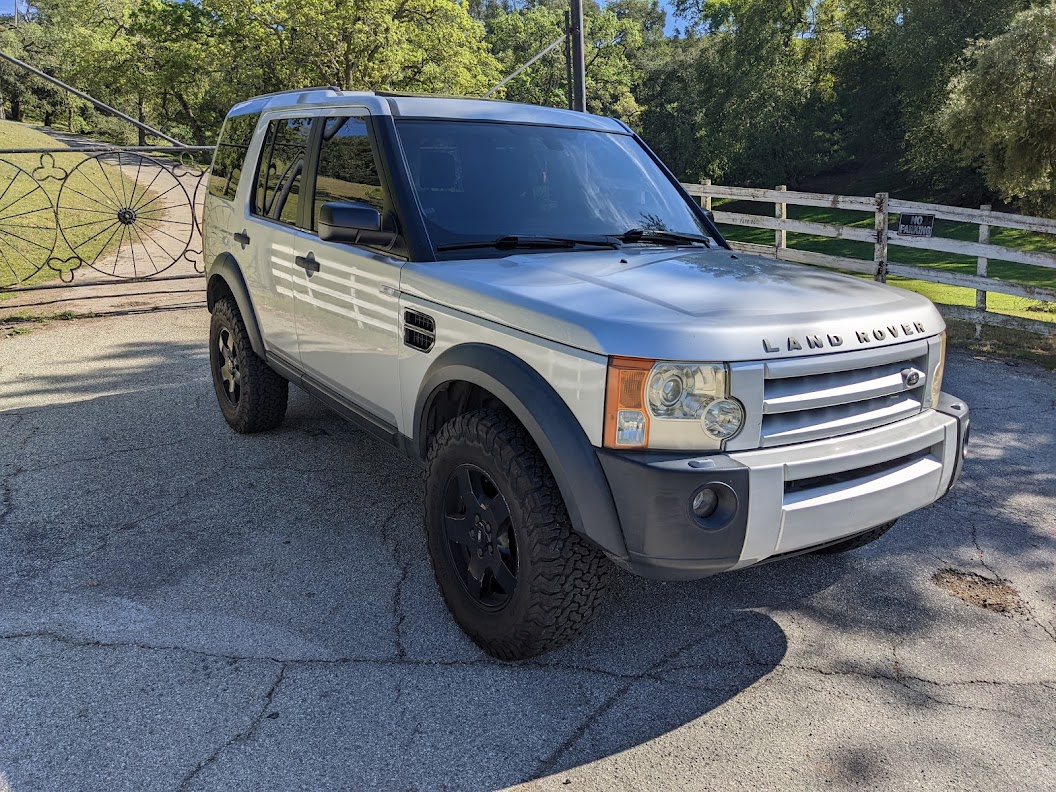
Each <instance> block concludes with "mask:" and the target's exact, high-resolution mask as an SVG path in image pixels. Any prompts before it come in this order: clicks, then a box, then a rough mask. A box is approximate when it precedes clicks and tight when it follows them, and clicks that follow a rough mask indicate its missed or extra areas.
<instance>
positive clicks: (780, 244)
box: [774, 184, 788, 258]
mask: <svg viewBox="0 0 1056 792" xmlns="http://www.w3.org/2000/svg"><path fill="white" fill-rule="evenodd" d="M787 190H788V187H786V186H785V185H783V184H779V185H777V191H778V192H785V191H787ZM774 217H776V218H777V219H778V220H787V219H788V204H786V203H775V204H774ZM786 247H788V234H787V233H786V232H785V229H783V228H779V229H778V230H777V231H775V232H774V250H775V251H776V253H777V257H778V258H781V251H782V250H784V249H785V248H786Z"/></svg>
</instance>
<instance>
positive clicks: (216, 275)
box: [205, 253, 264, 358]
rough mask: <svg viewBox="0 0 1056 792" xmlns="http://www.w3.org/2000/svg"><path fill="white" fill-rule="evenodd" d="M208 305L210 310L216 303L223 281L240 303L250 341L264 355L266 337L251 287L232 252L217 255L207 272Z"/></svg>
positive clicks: (238, 303) (236, 301)
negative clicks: (262, 332) (219, 282)
mask: <svg viewBox="0 0 1056 792" xmlns="http://www.w3.org/2000/svg"><path fill="white" fill-rule="evenodd" d="M205 277H206V287H205V295H206V297H205V299H206V306H207V307H208V308H209V310H210V312H211V311H212V310H213V306H214V305H216V299H217V293H218V288H217V287H218V283H217V281H223V282H224V283H225V284H226V285H227V288H228V290H229V291H230V292H231V295H232V296H233V297H234V298H235V304H236V305H238V312H239V313H240V314H242V321H243V322H245V323H246V332H248V333H249V342H250V344H251V345H252V347H253V351H254V352H256V353H257V354H258V355H259V356H260V357H262V358H263V357H264V337H263V336H262V335H261V334H260V325H259V324H258V323H257V314H256V311H254V310H253V301H252V300H251V299H250V298H249V289H248V288H247V287H246V279H245V277H244V276H243V275H242V270H241V268H240V267H239V266H238V262H237V261H235V257H234V256H232V255H231V254H230V253H221V254H220V255H219V256H217V257H216V258H215V259H214V260H213V262H212V264H210V265H209V268H208V269H207V270H206V273H205Z"/></svg>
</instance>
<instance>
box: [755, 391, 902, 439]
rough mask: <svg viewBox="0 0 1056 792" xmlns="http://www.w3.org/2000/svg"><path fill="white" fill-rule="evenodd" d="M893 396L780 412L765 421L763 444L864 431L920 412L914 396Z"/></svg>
mask: <svg viewBox="0 0 1056 792" xmlns="http://www.w3.org/2000/svg"><path fill="white" fill-rule="evenodd" d="M890 399H891V397H883V398H881V399H869V400H868V401H864V402H852V403H851V404H844V405H839V406H838V407H823V408H821V409H820V410H804V411H802V412H799V413H780V414H779V415H777V416H774V417H775V418H779V419H781V420H780V421H767V420H765V419H764V421H763V442H762V445H763V448H770V447H772V446H778V445H787V444H789V443H805V442H808V441H810V440H821V439H823V438H826V437H835V436H836V435H841V434H850V433H851V432H861V431H864V430H865V429H872V428H874V427H876V426H883V425H884V424H889V423H893V422H894V421H900V420H902V419H903V418H909V417H910V416H913V415H916V414H917V413H919V412H920V410H921V407H922V405H921V402H920V400H919V399H917V398H913V397H912V396H906V397H905V398H901V399H898V400H897V401H891V400H890Z"/></svg>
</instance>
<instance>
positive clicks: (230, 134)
mask: <svg viewBox="0 0 1056 792" xmlns="http://www.w3.org/2000/svg"><path fill="white" fill-rule="evenodd" d="M259 120H260V113H249V114H248V115H239V116H229V117H228V119H227V120H226V121H224V128H223V129H221V130H220V139H219V140H217V141H216V153H215V154H213V169H212V171H210V173H209V192H210V193H211V194H213V195H217V196H219V197H221V198H226V199H227V200H229V201H230V200H232V199H234V197H235V190H236V189H238V180H239V177H240V176H241V175H242V170H243V168H244V167H245V161H246V154H247V153H248V152H249V141H250V139H251V138H252V137H253V130H254V129H256V128H257V121H259Z"/></svg>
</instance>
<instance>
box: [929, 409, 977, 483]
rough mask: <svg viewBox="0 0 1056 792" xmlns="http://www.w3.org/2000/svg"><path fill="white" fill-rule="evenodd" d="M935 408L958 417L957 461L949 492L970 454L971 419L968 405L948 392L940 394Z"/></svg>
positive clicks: (944, 413) (952, 416)
mask: <svg viewBox="0 0 1056 792" xmlns="http://www.w3.org/2000/svg"><path fill="white" fill-rule="evenodd" d="M935 409H936V410H937V411H938V412H940V413H942V414H943V415H949V416H950V417H951V418H956V419H957V449H958V453H957V461H956V462H955V463H954V468H953V475H952V476H950V486H949V487H947V488H946V492H949V491H950V490H951V489H953V485H954V484H956V483H957V480H958V479H959V478H960V477H961V471H962V470H964V460H965V459H966V458H967V456H968V435H969V433H970V431H971V419H970V415H969V410H968V405H967V404H965V403H964V402H963V401H961V400H960V399H955V398H954V397H953V396H951V395H950V394H948V393H942V394H939V404H938V406H937V407H936V408H935Z"/></svg>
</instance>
